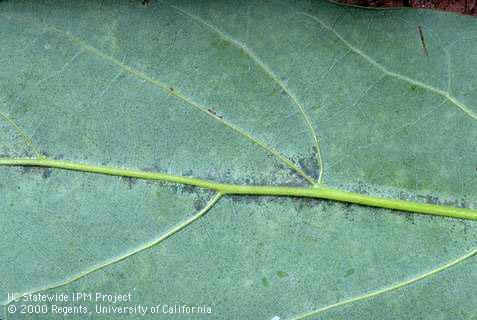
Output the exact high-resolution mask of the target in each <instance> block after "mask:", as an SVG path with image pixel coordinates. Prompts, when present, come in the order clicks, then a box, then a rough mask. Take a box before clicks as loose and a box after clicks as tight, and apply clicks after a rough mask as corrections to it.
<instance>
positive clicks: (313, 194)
mask: <svg viewBox="0 0 477 320" xmlns="http://www.w3.org/2000/svg"><path fill="white" fill-rule="evenodd" d="M2 165H3V166H37V167H48V168H57V169H64V170H72V171H82V172H88V173H96V174H104V175H111V176H121V177H130V178H137V179H147V180H159V181H165V182H172V183H179V184H186V185H192V186H196V187H200V188H205V189H210V190H214V191H216V192H217V193H220V194H222V195H227V194H235V195H263V196H290V197H306V198H318V199H328V200H334V201H340V202H347V203H354V204H358V205H365V206H372V207H378V208H385V209H392V210H399V211H408V212H413V213H421V214H429V215H436V216H444V217H450V218H460V219H469V220H477V210H474V209H467V208H459V207H450V206H444V205H436V204H428V203H421V202H414V201H407V200H399V199H390V198H382V197H374V196H368V195H364V194H360V193H355V192H349V191H343V190H338V189H334V188H331V187H328V186H326V185H324V184H317V185H314V186H313V187H288V186H266V185H264V186H259V185H240V184H230V183H220V182H215V181H211V180H204V179H198V178H192V177H184V176H178V175H173V174H169V173H163V172H149V171H141V170H130V169H121V168H112V167H105V166H95V165H88V164H82V163H76V162H70V161H62V160H49V159H0V166H2Z"/></svg>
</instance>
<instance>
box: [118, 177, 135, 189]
mask: <svg viewBox="0 0 477 320" xmlns="http://www.w3.org/2000/svg"><path fill="white" fill-rule="evenodd" d="M121 180H122V181H124V182H126V183H127V184H128V188H129V189H132V187H133V186H134V185H135V184H137V182H138V180H139V179H136V178H131V177H121Z"/></svg>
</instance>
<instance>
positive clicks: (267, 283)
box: [262, 277, 270, 288]
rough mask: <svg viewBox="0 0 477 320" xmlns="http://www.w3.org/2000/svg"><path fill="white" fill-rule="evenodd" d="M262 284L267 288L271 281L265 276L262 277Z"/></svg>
mask: <svg viewBox="0 0 477 320" xmlns="http://www.w3.org/2000/svg"><path fill="white" fill-rule="evenodd" d="M262 286H264V287H265V288H266V287H268V286H270V283H269V282H268V280H267V278H265V277H263V278H262Z"/></svg>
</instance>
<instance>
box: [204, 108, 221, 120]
mask: <svg viewBox="0 0 477 320" xmlns="http://www.w3.org/2000/svg"><path fill="white" fill-rule="evenodd" d="M207 111H209V113H211V114H213V115H214V116H216V117H218V118H220V119H223V117H222V116H221V115H218V114H217V112H215V111H214V110H212V109H207Z"/></svg>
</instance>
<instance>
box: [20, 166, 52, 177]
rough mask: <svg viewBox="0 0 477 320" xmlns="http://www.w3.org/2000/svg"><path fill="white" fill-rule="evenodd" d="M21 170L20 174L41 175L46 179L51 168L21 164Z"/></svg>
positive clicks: (49, 174)
mask: <svg viewBox="0 0 477 320" xmlns="http://www.w3.org/2000/svg"><path fill="white" fill-rule="evenodd" d="M21 172H22V174H36V175H41V177H42V178H43V179H47V178H49V177H50V176H51V172H52V169H51V168H45V167H35V166H23V167H21Z"/></svg>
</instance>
